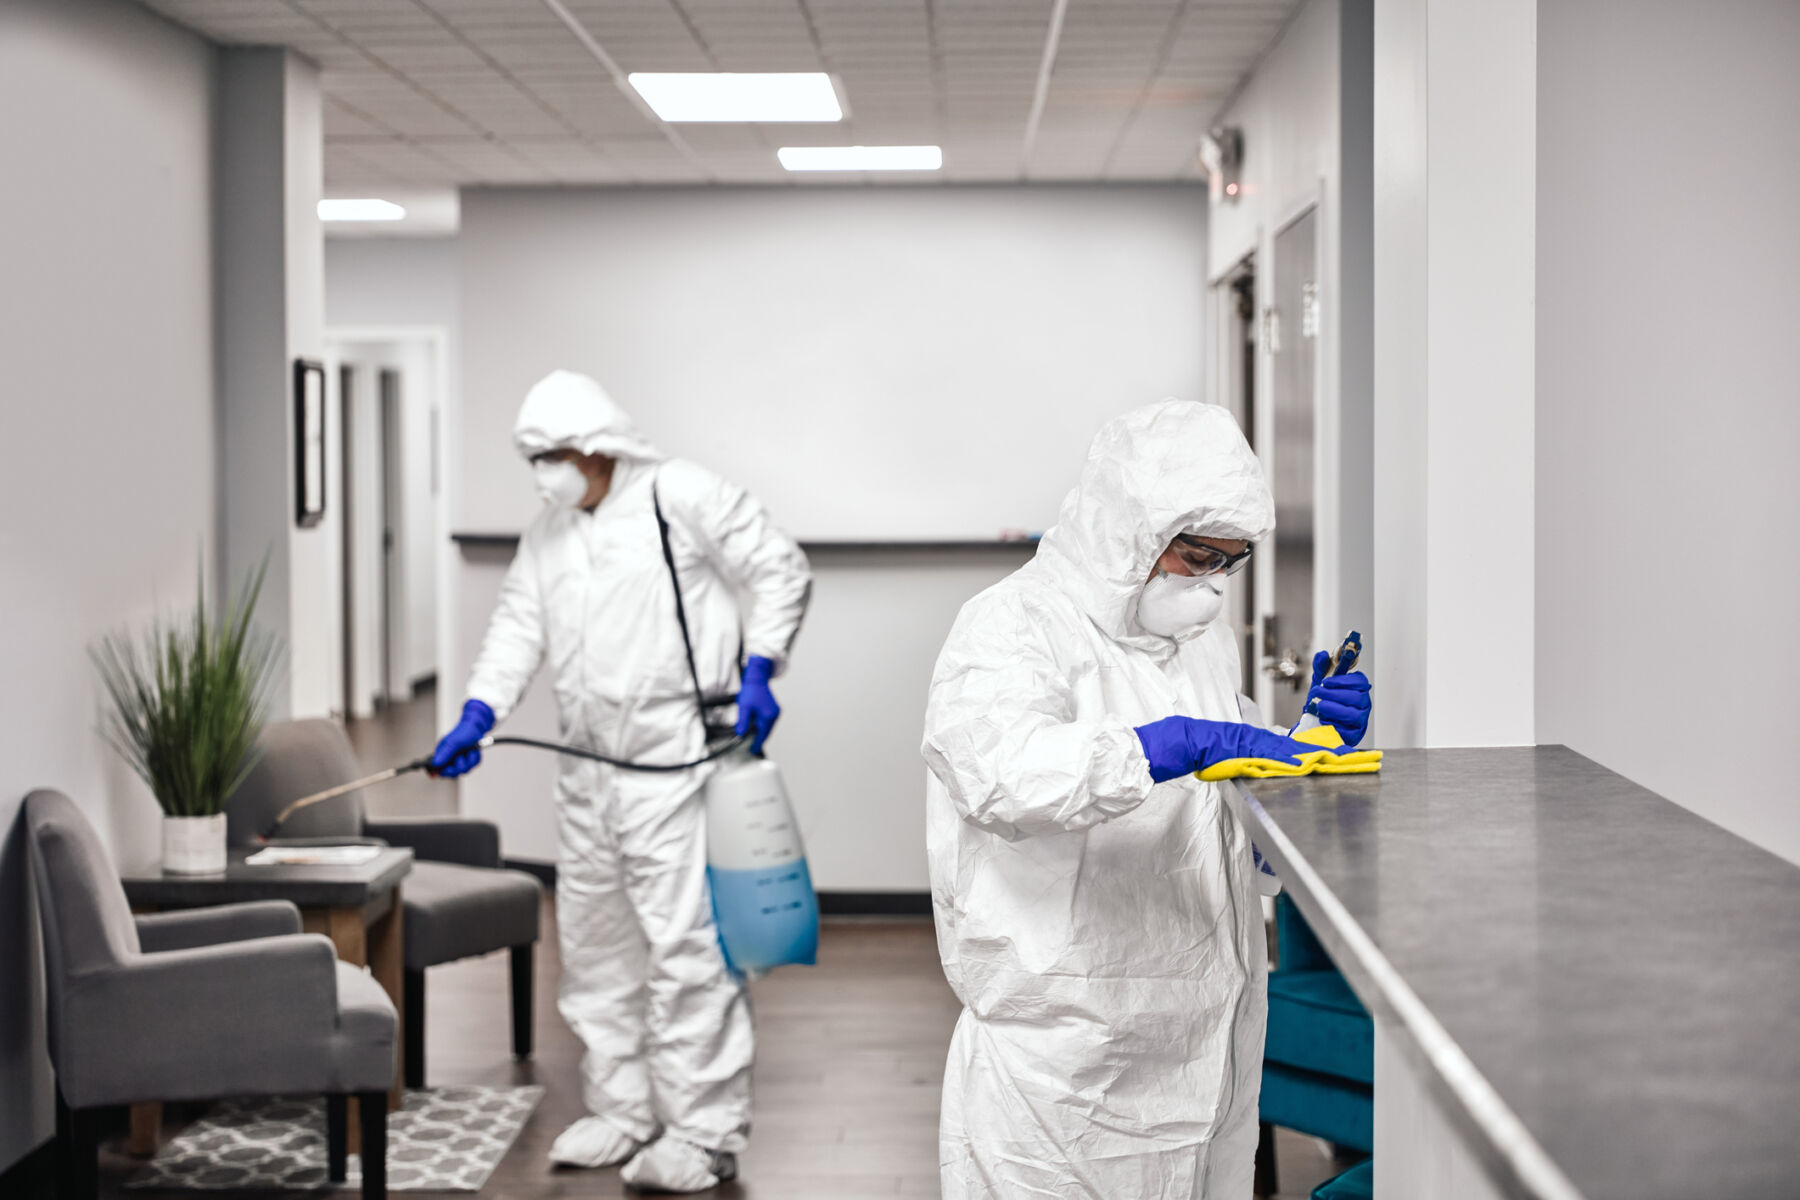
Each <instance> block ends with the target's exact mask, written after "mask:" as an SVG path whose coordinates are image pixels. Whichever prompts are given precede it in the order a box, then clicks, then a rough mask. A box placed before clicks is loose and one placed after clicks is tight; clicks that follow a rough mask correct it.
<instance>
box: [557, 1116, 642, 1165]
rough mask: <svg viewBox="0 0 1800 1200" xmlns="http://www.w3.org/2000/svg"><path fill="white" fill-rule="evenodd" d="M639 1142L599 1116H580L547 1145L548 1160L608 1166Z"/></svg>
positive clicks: (635, 1149)
mask: <svg viewBox="0 0 1800 1200" xmlns="http://www.w3.org/2000/svg"><path fill="white" fill-rule="evenodd" d="M640 1145H642V1143H641V1142H639V1141H638V1140H637V1139H636V1138H633V1137H632V1136H631V1135H630V1134H628V1133H626V1132H625V1131H624V1130H622V1129H620V1128H619V1127H618V1126H617V1125H614V1124H612V1123H610V1122H608V1121H606V1120H604V1119H602V1118H600V1117H583V1118H581V1120H579V1121H577V1122H575V1123H574V1124H573V1125H571V1126H569V1127H568V1128H567V1129H565V1130H563V1131H562V1133H561V1134H559V1135H557V1138H556V1142H555V1143H554V1144H553V1145H552V1146H551V1147H550V1161H551V1162H553V1163H558V1164H560V1165H562V1166H565V1167H610V1166H615V1165H616V1164H618V1163H622V1162H624V1161H625V1160H626V1159H628V1158H630V1157H631V1156H632V1155H634V1154H636V1153H637V1152H638V1147H639V1146H640Z"/></svg>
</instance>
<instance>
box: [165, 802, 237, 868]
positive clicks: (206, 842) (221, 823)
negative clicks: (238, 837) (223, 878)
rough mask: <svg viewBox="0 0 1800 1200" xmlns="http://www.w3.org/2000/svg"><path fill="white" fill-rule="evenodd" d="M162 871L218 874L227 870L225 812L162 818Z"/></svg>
mask: <svg viewBox="0 0 1800 1200" xmlns="http://www.w3.org/2000/svg"><path fill="white" fill-rule="evenodd" d="M162 828H163V855H162V865H163V870H164V871H165V872H167V873H168V874H170V875H218V874H221V873H222V872H223V871H224V870H225V814H224V813H214V814H213V815H212V816H210V817H168V816H165V817H164V818H163V827H162Z"/></svg>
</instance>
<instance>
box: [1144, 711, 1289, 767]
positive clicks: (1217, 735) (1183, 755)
mask: <svg viewBox="0 0 1800 1200" xmlns="http://www.w3.org/2000/svg"><path fill="white" fill-rule="evenodd" d="M1137 735H1138V741H1139V742H1140V743H1142V745H1143V747H1144V757H1145V758H1147V759H1149V760H1150V778H1151V780H1153V781H1154V782H1156V783H1162V782H1163V781H1165V780H1169V779H1178V778H1180V777H1181V776H1183V775H1192V774H1193V773H1194V772H1195V771H1201V770H1205V769H1206V768H1207V767H1210V766H1212V765H1213V764H1214V763H1221V762H1224V761H1225V760H1226V759H1228V758H1272V759H1275V760H1276V761H1277V762H1292V763H1295V764H1296V765H1297V764H1298V761H1299V756H1300V755H1302V754H1316V753H1318V750H1319V748H1318V747H1317V746H1308V745H1306V744H1305V743H1304V742H1296V741H1295V740H1294V739H1292V738H1290V737H1283V736H1282V735H1281V734H1279V733H1270V732H1269V731H1268V730H1266V729H1261V728H1258V727H1257V726H1255V725H1246V724H1244V723H1243V722H1242V721H1203V720H1201V719H1200V718H1198V717H1164V718H1163V719H1162V720H1160V721H1152V722H1150V724H1148V725H1139V726H1138V727H1137Z"/></svg>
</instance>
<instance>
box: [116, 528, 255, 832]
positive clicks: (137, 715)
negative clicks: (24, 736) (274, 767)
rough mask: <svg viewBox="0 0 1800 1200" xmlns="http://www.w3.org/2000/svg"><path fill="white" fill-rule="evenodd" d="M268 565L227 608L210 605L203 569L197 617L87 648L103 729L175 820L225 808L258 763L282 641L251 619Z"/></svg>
mask: <svg viewBox="0 0 1800 1200" xmlns="http://www.w3.org/2000/svg"><path fill="white" fill-rule="evenodd" d="M267 566H268V564H267V563H266V562H265V563H264V564H263V565H262V566H261V567H258V568H257V570H256V573H255V575H253V576H251V577H250V578H249V579H247V580H245V581H244V583H243V585H242V586H241V587H239V589H238V591H237V594H236V595H235V596H234V597H233V598H232V599H231V600H230V601H229V602H228V603H227V604H226V606H225V609H224V611H223V612H214V611H213V610H211V609H209V608H208V607H207V603H206V576H205V571H204V569H202V571H201V573H200V581H199V588H198V593H199V594H198V599H197V601H196V602H195V605H194V611H193V614H192V616H191V617H190V618H188V619H187V620H185V621H164V620H162V619H160V618H159V619H158V620H157V621H156V622H155V623H154V624H152V626H151V627H150V629H149V630H147V631H145V632H143V633H141V634H134V633H133V632H131V631H130V630H118V631H115V632H113V633H110V634H108V635H107V636H106V637H104V638H102V639H101V640H100V641H99V642H98V643H97V644H96V645H95V646H94V647H93V648H92V649H91V650H90V652H89V653H90V656H91V657H92V659H93V661H94V666H95V667H96V668H97V669H98V671H99V672H100V681H101V684H102V685H103V686H104V688H105V691H106V698H107V701H108V704H107V707H106V711H105V714H104V716H103V717H102V720H101V733H102V735H103V736H104V737H105V738H106V740H107V741H108V742H109V743H111V745H112V746H113V748H114V749H115V750H117V751H118V752H119V754H120V755H121V756H122V757H123V758H124V759H125V761H126V762H127V763H129V764H130V765H131V769H132V770H134V771H136V772H137V773H138V775H139V776H140V777H141V778H142V779H143V781H144V782H145V783H146V784H148V785H149V786H150V791H151V793H152V794H153V795H154V796H155V797H156V802H157V804H158V805H160V806H161V808H162V810H163V812H164V813H165V814H167V815H168V816H171V817H208V816H212V815H214V814H215V813H220V812H223V811H225V802H226V801H227V800H229V799H230V798H231V793H232V792H234V791H236V790H237V786H238V785H239V784H240V783H242V782H243V781H244V777H245V776H247V775H248V774H249V773H250V769H251V768H252V767H254V766H255V765H256V739H257V738H258V737H259V736H261V734H262V729H263V723H264V721H265V719H266V714H267V711H268V693H269V689H270V687H271V686H272V685H273V683H274V680H275V677H276V673H277V667H278V661H277V655H276V649H277V642H276V639H275V638H274V636H273V635H271V634H270V633H269V632H268V631H267V630H264V629H262V628H260V627H258V626H255V625H253V624H252V623H251V617H252V615H253V614H254V613H255V610H256V601H257V597H258V596H260V595H261V593H262V584H263V574H264V572H265V571H266V570H267Z"/></svg>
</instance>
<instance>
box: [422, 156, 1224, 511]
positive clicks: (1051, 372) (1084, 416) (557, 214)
mask: <svg viewBox="0 0 1800 1200" xmlns="http://www.w3.org/2000/svg"><path fill="white" fill-rule="evenodd" d="M1204 238H1205V204H1204V193H1203V192H1202V191H1201V190H1200V189H1199V188H1197V187H1193V186H1185V185H1184V186H1161V187H1159V186H1109V187H1042V188H1029V189H1020V188H1004V187H1002V188H993V187H957V188H887V189H879V188H857V189H840V188H824V189H801V190H795V189H772V188H753V189H737V190H719V189H687V190H666V189H665V190H654V189H653V190H640V189H615V190H612V191H599V190H581V189H554V190H506V191H495V190H480V189H477V190H472V191H468V192H466V193H465V194H464V196H463V209H462V233H461V234H460V236H459V237H458V239H457V241H458V245H459V247H460V249H461V254H462V272H463V274H462V278H463V283H464V290H463V310H464V316H465V321H464V329H465V337H464V342H463V345H464V355H463V364H464V371H463V378H464V381H465V385H466V390H467V393H468V396H469V404H468V405H467V407H466V409H465V412H464V418H465V422H466V424H465V429H464V433H465V435H466V436H465V437H464V440H463V442H462V461H461V464H460V468H459V470H460V478H461V479H462V481H463V490H462V491H461V493H460V495H459V497H458V503H459V506H460V507H459V508H458V511H457V515H456V518H455V519H456V521H457V522H458V523H459V528H462V529H474V530H508V529H517V528H518V527H519V526H520V525H522V524H523V523H524V522H525V521H526V520H527V519H528V518H529V517H530V515H531V510H532V507H533V506H534V505H535V503H536V501H535V499H534V498H533V496H532V495H531V493H530V490H529V489H525V488H520V487H516V486H501V487H496V486H494V484H495V483H496V482H498V481H502V480H504V481H508V482H509V483H511V482H513V481H516V480H517V479H518V478H519V476H518V473H517V471H516V470H515V469H514V468H515V467H516V466H517V460H516V457H515V455H514V452H513V450H512V446H511V437H510V434H511V429H512V421H513V416H514V413H515V411H516V406H517V403H518V399H519V397H522V396H523V395H524V393H525V389H526V388H528V387H529V386H530V385H531V384H532V383H534V382H536V381H537V380H538V379H539V378H541V377H542V376H543V375H544V374H545V373H546V372H547V371H549V370H550V369H551V368H552V367H557V366H561V367H567V368H571V369H574V370H581V371H586V372H587V373H589V374H591V375H593V376H594V377H595V378H597V379H599V380H600V381H601V382H602V383H604V384H605V385H606V386H607V387H608V388H609V389H610V390H611V391H612V392H613V394H614V396H615V397H616V398H617V399H619V400H620V401H621V402H622V403H623V404H624V405H625V406H626V408H627V409H628V410H629V411H631V412H632V414H633V415H634V417H635V418H636V419H637V420H638V422H639V424H640V425H641V426H642V427H643V429H644V431H645V432H646V433H647V434H648V435H649V436H650V438H651V439H652V440H654V441H657V442H659V443H662V444H664V446H665V448H666V449H669V450H671V451H674V452H677V453H680V454H683V455H686V456H688V457H691V458H693V459H695V460H696V461H700V462H708V463H712V464H714V465H715V466H717V467H718V468H720V469H722V470H726V471H727V472H728V473H730V474H731V475H733V476H735V477H736V478H737V480H738V482H740V483H742V484H743V485H744V486H746V487H748V488H749V489H750V490H751V491H752V492H754V493H755V494H756V495H758V496H760V497H762V498H763V500H764V502H765V503H766V504H768V505H769V506H770V508H771V509H772V510H773V511H774V512H776V513H777V514H778V515H780V517H781V518H782V520H783V521H785V522H786V524H787V525H788V527H789V528H790V529H792V530H793V532H794V533H795V534H796V535H797V536H800V537H804V538H843V539H852V540H860V539H870V538H878V539H879V538H885V539H904V538H957V539H960V538H992V537H994V536H995V535H996V534H997V533H999V531H1000V530H1002V529H1006V528H1020V529H1042V528H1044V527H1045V526H1046V525H1048V524H1049V523H1050V522H1051V521H1052V520H1054V518H1055V515H1056V507H1057V505H1058V504H1060V503H1061V501H1062V496H1063V492H1064V491H1065V490H1066V489H1067V486H1068V480H1069V478H1070V477H1071V476H1072V474H1073V472H1074V469H1075V466H1076V465H1077V464H1079V462H1080V460H1081V454H1082V451H1083V450H1084V448H1085V447H1086V445H1087V442H1088V439H1089V438H1090V437H1091V436H1092V434H1093V431H1094V429H1095V428H1096V427H1097V426H1098V425H1099V424H1101V423H1102V422H1103V421H1104V420H1105V419H1107V418H1108V417H1111V416H1113V415H1114V414H1116V413H1118V412H1120V411H1122V410H1124V409H1127V408H1130V407H1132V406H1134V405H1137V404H1142V403H1145V402H1147V401H1150V400H1155V399H1159V398H1161V397H1163V396H1168V395H1179V396H1187V397H1191V398H1196V399H1197V398H1199V394H1200V388H1201V387H1202V384H1203V380H1202V376H1201V373H1200V370H1199V362H1200V359H1199V353H1198V350H1197V338H1198V334H1199V331H1200V330H1201V327H1202V322H1203V320H1204V292H1203V290H1202V286H1201V285H1202V276H1201V274H1200V263H1201V260H1202V258H1203V257H1204V255H1205V240H1204ZM797 464H804V466H803V469H799V470H795V469H794V467H795V466H796V465H797ZM927 480H928V481H929V486H922V485H923V484H924V482H925V481H927Z"/></svg>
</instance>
